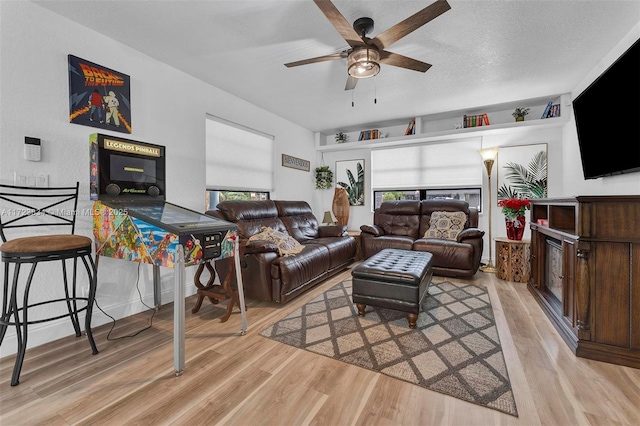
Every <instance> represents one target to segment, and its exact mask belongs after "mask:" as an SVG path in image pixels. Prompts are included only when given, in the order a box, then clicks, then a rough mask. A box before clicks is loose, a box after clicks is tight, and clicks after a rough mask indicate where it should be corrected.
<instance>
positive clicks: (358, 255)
mask: <svg viewBox="0 0 640 426" xmlns="http://www.w3.org/2000/svg"><path fill="white" fill-rule="evenodd" d="M347 234H349V236H350V237H353V238H355V239H356V257H355V259H354V260H356V261H358V260H362V244H361V243H360V231H347Z"/></svg>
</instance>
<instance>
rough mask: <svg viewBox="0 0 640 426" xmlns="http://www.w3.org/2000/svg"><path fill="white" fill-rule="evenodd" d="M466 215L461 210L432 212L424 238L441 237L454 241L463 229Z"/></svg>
mask: <svg viewBox="0 0 640 426" xmlns="http://www.w3.org/2000/svg"><path fill="white" fill-rule="evenodd" d="M466 221H467V215H466V214H464V213H463V212H433V213H431V224H430V226H429V229H427V232H425V233H424V238H443V239H445V240H453V241H455V240H456V238H458V234H459V233H460V232H462V230H463V229H464V224H465V222H466Z"/></svg>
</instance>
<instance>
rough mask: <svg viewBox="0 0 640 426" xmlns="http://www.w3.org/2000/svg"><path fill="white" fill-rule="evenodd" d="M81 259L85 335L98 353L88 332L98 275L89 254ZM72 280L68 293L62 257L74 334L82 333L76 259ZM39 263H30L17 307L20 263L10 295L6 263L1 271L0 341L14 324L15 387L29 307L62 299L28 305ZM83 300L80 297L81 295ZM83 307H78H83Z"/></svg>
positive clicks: (65, 274)
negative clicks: (85, 283) (86, 289)
mask: <svg viewBox="0 0 640 426" xmlns="http://www.w3.org/2000/svg"><path fill="white" fill-rule="evenodd" d="M81 258H82V262H83V264H84V267H85V269H86V270H87V275H88V277H89V295H88V297H87V298H86V300H87V307H86V317H85V332H86V334H87V338H88V340H89V345H90V346H91V350H92V353H93V355H96V354H97V353H98V348H97V346H96V343H95V340H94V339H93V334H92V332H91V317H92V314H93V304H94V301H95V295H96V287H97V274H96V265H95V264H94V262H93V259H92V258H91V255H90V254H89V255H85V256H81ZM73 262H74V265H73V279H72V285H73V288H72V289H71V292H70V291H69V287H68V281H67V271H66V265H65V260H62V275H63V284H64V293H65V299H64V300H65V302H66V305H67V310H68V316H69V318H70V319H71V323H72V325H73V328H74V330H75V333H76V336H80V335H81V331H80V321H79V318H78V312H79V310H78V304H77V299H78V297H77V275H76V274H77V258H74V260H73ZM37 265H38V262H33V263H32V264H31V270H30V271H29V276H28V277H27V282H26V284H25V288H24V295H23V300H22V307H21V308H18V300H17V299H18V296H17V295H18V277H19V275H20V266H21V264H20V263H15V264H14V270H13V280H12V284H11V293H10V294H9V272H10V271H9V269H10V268H9V263H5V269H4V271H5V274H4V286H3V292H4V293H3V302H2V317H0V344H2V342H3V340H4V337H5V335H6V332H7V328H8V327H9V325H14V326H15V329H16V340H17V343H18V348H17V353H16V361H15V365H14V368H13V374H12V375H11V386H17V385H18V384H19V383H20V372H21V371H22V364H23V362H24V356H25V352H26V349H27V337H28V334H27V326H28V325H29V318H28V308H29V307H31V306H37V305H42V304H44V303H50V302H61V301H62V300H63V299H60V300H55V301H48V302H40V303H36V304H34V305H29V292H30V289H31V282H32V281H33V276H34V273H35V270H36V266H37ZM80 299H83V298H80ZM82 309H84V308H81V309H80V310H82ZM20 311H22V318H20ZM12 316H13V322H12V321H11V317H12ZM63 316H67V315H62V316H58V317H54V318H50V319H45V320H37V321H33V322H32V323H39V322H44V321H50V320H54V319H58V318H61V317H63Z"/></svg>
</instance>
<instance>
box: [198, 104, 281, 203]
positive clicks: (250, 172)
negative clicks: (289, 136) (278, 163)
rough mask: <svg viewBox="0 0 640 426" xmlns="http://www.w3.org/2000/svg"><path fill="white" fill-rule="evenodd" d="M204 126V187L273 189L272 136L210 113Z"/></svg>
mask: <svg viewBox="0 0 640 426" xmlns="http://www.w3.org/2000/svg"><path fill="white" fill-rule="evenodd" d="M206 126H207V128H206V132H207V133H206V138H207V139H206V156H207V175H206V183H207V188H215V189H221V190H238V191H239V190H254V191H267V192H268V191H272V190H273V167H274V166H273V165H274V160H273V153H274V138H273V136H270V135H267V134H265V133H262V132H259V131H257V130H253V129H250V128H247V127H244V126H241V125H239V124H236V123H232V122H229V121H226V120H224V119H221V118H218V117H212V116H207V120H206Z"/></svg>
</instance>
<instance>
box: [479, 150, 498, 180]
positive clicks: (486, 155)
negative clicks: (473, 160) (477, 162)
mask: <svg viewBox="0 0 640 426" xmlns="http://www.w3.org/2000/svg"><path fill="white" fill-rule="evenodd" d="M497 155H498V147H493V148H485V149H481V150H480V156H481V157H482V162H483V163H484V166H485V167H486V169H487V174H488V175H489V177H490V176H491V169H492V168H493V163H494V162H495V160H496V157H497Z"/></svg>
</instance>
